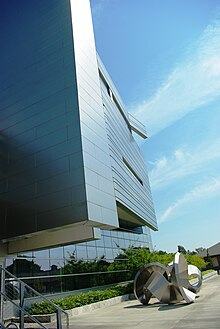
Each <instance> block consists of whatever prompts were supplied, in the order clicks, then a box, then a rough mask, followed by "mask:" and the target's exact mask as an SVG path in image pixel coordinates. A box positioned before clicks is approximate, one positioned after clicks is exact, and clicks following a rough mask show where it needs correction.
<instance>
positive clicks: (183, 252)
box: [178, 246, 186, 255]
mask: <svg viewBox="0 0 220 329" xmlns="http://www.w3.org/2000/svg"><path fill="white" fill-rule="evenodd" d="M178 252H181V254H183V255H185V254H186V249H185V248H184V247H183V246H178Z"/></svg>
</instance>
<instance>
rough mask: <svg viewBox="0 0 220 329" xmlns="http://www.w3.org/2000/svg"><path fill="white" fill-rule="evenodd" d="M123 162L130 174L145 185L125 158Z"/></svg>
mask: <svg viewBox="0 0 220 329" xmlns="http://www.w3.org/2000/svg"><path fill="white" fill-rule="evenodd" d="M123 162H124V164H125V165H126V166H127V168H128V169H129V170H130V172H131V173H132V174H133V175H134V177H135V178H136V179H137V180H138V181H139V183H141V185H144V184H143V181H142V179H141V178H140V177H139V176H138V174H137V173H136V172H135V171H134V169H133V168H132V167H131V166H130V164H129V163H128V161H127V160H126V159H125V158H124V157H123Z"/></svg>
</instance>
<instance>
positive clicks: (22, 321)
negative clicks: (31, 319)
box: [19, 282, 24, 329]
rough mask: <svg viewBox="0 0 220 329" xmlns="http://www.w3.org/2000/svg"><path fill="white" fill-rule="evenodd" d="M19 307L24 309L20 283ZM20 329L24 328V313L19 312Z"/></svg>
mask: <svg viewBox="0 0 220 329" xmlns="http://www.w3.org/2000/svg"><path fill="white" fill-rule="evenodd" d="M20 307H21V308H22V309H23V308H24V283H23V282H20ZM19 322H20V328H21V329H22V328H24V312H22V311H20V319H19Z"/></svg>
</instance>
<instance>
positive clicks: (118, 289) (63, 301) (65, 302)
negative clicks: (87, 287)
mask: <svg viewBox="0 0 220 329" xmlns="http://www.w3.org/2000/svg"><path fill="white" fill-rule="evenodd" d="M132 291H133V284H132V283H130V284H127V285H124V286H115V287H113V288H109V289H106V290H96V291H89V292H86V293H82V294H79V295H73V296H68V297H65V298H60V299H54V300H52V302H53V303H54V304H56V305H58V306H59V307H61V308H62V309H63V310H70V309H72V308H75V307H79V306H83V305H88V304H91V303H95V302H99V301H102V300H106V299H109V298H112V297H117V296H121V295H125V294H128V293H131V292H132ZM55 311H56V309H55V308H54V307H53V306H52V305H50V304H49V303H47V302H40V303H35V304H33V305H32V306H31V307H30V308H28V312H29V313H30V314H51V313H54V312H55Z"/></svg>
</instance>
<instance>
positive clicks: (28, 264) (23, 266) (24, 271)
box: [7, 259, 42, 276]
mask: <svg viewBox="0 0 220 329" xmlns="http://www.w3.org/2000/svg"><path fill="white" fill-rule="evenodd" d="M7 270H8V271H9V272H11V273H13V274H15V275H18V276H25V275H28V276H30V273H31V274H32V275H35V274H38V273H40V272H42V271H41V266H39V265H38V264H35V263H34V261H33V260H27V259H15V260H14V261H13V263H12V264H11V265H9V266H7Z"/></svg>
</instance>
